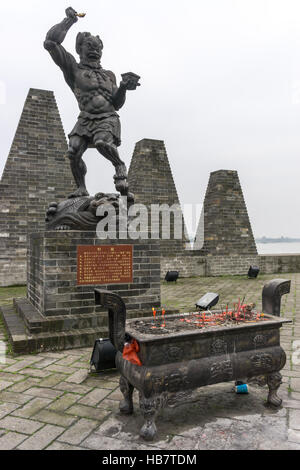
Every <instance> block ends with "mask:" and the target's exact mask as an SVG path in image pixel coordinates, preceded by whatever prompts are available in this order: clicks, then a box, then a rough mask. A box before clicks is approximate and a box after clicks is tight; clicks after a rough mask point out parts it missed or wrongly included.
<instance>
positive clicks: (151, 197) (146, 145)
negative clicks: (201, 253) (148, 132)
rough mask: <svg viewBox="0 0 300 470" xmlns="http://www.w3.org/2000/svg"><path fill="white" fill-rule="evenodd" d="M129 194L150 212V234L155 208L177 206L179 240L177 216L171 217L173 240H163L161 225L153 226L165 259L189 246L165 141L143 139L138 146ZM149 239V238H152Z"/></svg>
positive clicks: (133, 160) (134, 154) (133, 163)
mask: <svg viewBox="0 0 300 470" xmlns="http://www.w3.org/2000/svg"><path fill="white" fill-rule="evenodd" d="M128 183H129V188H130V191H131V192H133V193H134V196H135V203H137V204H144V205H145V206H147V208H148V214H149V217H148V227H149V231H150V227H151V217H150V208H151V205H152V204H159V205H162V204H167V205H168V206H169V207H171V206H172V205H174V204H176V205H178V209H179V210H178V215H179V217H180V218H181V231H180V232H181V233H180V239H176V238H175V237H174V233H175V231H174V216H173V214H171V216H170V238H169V239H163V238H162V223H161V220H160V221H159V223H158V224H154V226H155V228H156V230H157V233H159V237H160V248H161V254H162V255H171V254H173V253H178V252H182V251H183V250H185V248H186V245H187V244H189V243H188V240H187V239H186V237H185V228H184V227H185V226H184V218H183V213H182V212H181V208H180V202H179V198H178V194H177V190H176V186H175V183H174V179H173V175H172V171H171V167H170V163H169V160H168V156H167V152H166V148H165V144H164V142H163V141H162V140H154V139H142V140H141V141H139V142H137V143H136V145H135V149H134V152H133V156H132V160H131V163H130V168H129V171H128ZM149 237H150V235H149Z"/></svg>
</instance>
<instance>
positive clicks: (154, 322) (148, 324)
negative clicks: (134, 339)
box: [131, 301, 268, 335]
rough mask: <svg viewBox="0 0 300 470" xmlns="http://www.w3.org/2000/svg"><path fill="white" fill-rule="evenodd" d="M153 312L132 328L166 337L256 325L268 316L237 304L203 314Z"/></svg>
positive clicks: (251, 307) (249, 306)
mask: <svg viewBox="0 0 300 470" xmlns="http://www.w3.org/2000/svg"><path fill="white" fill-rule="evenodd" d="M152 311H153V318H152V319H149V318H146V319H143V320H142V319H139V320H136V321H135V322H134V323H132V324H131V325H132V327H133V328H134V329H135V330H136V331H139V332H140V333H147V334H153V335H166V334H168V333H176V332H178V331H180V332H183V331H187V330H196V329H197V330H199V329H200V330H207V329H209V328H218V327H223V328H224V327H229V328H232V327H234V326H238V325H241V324H245V323H258V322H263V321H266V320H268V316H267V315H265V314H264V313H259V312H258V311H257V310H255V304H253V303H252V304H241V303H240V301H239V302H238V304H235V305H234V308H233V309H231V310H229V308H228V306H227V307H226V309H224V310H221V311H210V310H206V311H203V312H199V311H198V312H189V313H183V314H179V315H170V316H167V317H166V316H165V311H164V310H162V311H161V312H158V311H157V310H155V309H152Z"/></svg>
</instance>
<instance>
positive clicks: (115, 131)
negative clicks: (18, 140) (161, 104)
mask: <svg viewBox="0 0 300 470" xmlns="http://www.w3.org/2000/svg"><path fill="white" fill-rule="evenodd" d="M78 16H84V15H82V14H79V13H77V12H76V11H75V10H74V9H73V8H71V7H70V8H67V9H66V18H64V19H63V21H62V22H61V23H59V24H57V25H55V26H53V27H52V28H51V29H50V31H49V32H48V34H47V36H46V40H45V42H44V47H45V49H47V50H48V51H49V53H50V55H51V57H52V59H53V60H54V62H55V63H56V64H57V65H58V66H59V67H60V68H61V70H62V72H63V74H64V78H65V81H66V82H67V84H68V85H69V87H70V88H71V90H72V91H73V93H74V95H75V96H76V99H77V101H78V105H79V108H80V114H79V117H78V120H77V123H76V124H75V127H74V128H73V130H72V131H71V133H70V134H69V149H68V157H69V159H70V164H71V170H72V173H73V176H74V179H75V182H76V185H77V187H78V189H77V190H76V191H75V192H74V193H73V194H71V195H70V196H69V197H77V196H88V192H87V189H86V186H85V174H86V171H87V169H86V165H85V163H84V161H83V160H82V155H83V153H84V152H85V150H86V149H87V147H95V148H96V149H97V150H98V151H99V152H100V153H101V154H102V155H103V156H104V157H105V158H107V159H108V160H110V161H111V162H112V164H113V165H114V167H115V171H116V173H115V175H114V182H115V187H116V190H117V191H119V192H120V193H121V195H124V196H126V195H128V183H127V170H126V166H125V164H124V162H123V161H122V160H121V159H120V157H119V152H118V149H117V147H118V146H119V145H120V143H121V140H120V121H119V116H118V114H117V113H116V111H117V110H118V109H120V108H121V107H122V106H123V105H124V103H125V99H126V91H127V90H134V89H136V87H137V86H138V85H139V83H138V79H139V78H140V77H139V76H138V75H135V74H133V73H126V74H123V75H122V81H121V83H120V86H119V87H118V86H117V84H116V77H115V75H114V74H113V72H111V71H110V70H104V69H103V68H102V67H101V65H100V59H101V56H102V49H103V43H102V41H101V39H100V38H99V36H92V35H91V34H90V33H78V35H77V38H76V52H77V53H78V54H79V57H80V62H79V64H78V63H77V62H76V60H75V58H74V57H73V56H72V54H70V53H69V52H67V51H66V50H65V48H64V47H63V46H62V45H61V43H62V42H63V40H64V39H65V36H66V34H67V32H68V30H69V29H70V27H71V26H72V25H73V24H74V23H76V22H77V21H78Z"/></svg>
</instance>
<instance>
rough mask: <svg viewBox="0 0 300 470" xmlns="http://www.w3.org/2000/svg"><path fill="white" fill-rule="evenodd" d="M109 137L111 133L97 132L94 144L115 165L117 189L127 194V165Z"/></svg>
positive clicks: (124, 194)
mask: <svg viewBox="0 0 300 470" xmlns="http://www.w3.org/2000/svg"><path fill="white" fill-rule="evenodd" d="M109 137H110V134H107V133H102V132H101V133H100V132H99V133H97V134H96V135H95V137H94V145H95V147H96V149H97V150H98V152H99V153H101V155H103V156H104V157H105V158H107V160H109V161H110V162H111V163H112V164H113V165H114V167H115V170H116V174H115V175H114V182H115V187H116V190H117V191H119V192H120V193H121V195H122V196H127V194H128V183H127V169H126V165H125V163H124V162H123V161H122V160H121V159H120V156H119V152H118V149H117V147H116V146H115V145H114V144H113V143H112V139H110V138H109Z"/></svg>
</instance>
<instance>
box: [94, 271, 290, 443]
mask: <svg viewBox="0 0 300 470" xmlns="http://www.w3.org/2000/svg"><path fill="white" fill-rule="evenodd" d="M289 291H290V281H286V280H285V279H275V280H273V281H270V282H268V283H267V284H266V285H265V286H264V288H263V292H262V301H263V312H264V315H263V318H261V321H253V322H240V323H238V322H235V323H234V324H232V325H229V326H228V325H226V326H222V325H218V326H212V327H210V328H195V329H193V328H190V326H189V327H187V326H185V325H184V324H183V326H182V328H180V329H179V330H178V331H175V332H169V333H167V334H165V333H163V334H162V333H161V332H160V333H159V332H158V331H159V330H158V331H157V333H156V332H153V331H151V332H149V331H148V332H141V328H140V325H141V320H142V321H144V322H145V323H146V324H147V322H148V323H149V322H151V321H152V318H151V317H149V318H143V319H141V318H134V319H130V320H129V321H128V322H127V324H126V328H125V322H126V308H125V304H124V302H123V300H122V299H121V297H120V296H118V295H117V294H115V293H111V292H108V291H102V290H99V289H95V298H96V304H98V305H102V306H106V307H108V312H109V334H110V339H111V341H112V343H113V344H114V346H115V348H116V349H117V354H116V367H117V369H118V370H119V371H120V373H121V377H120V389H121V392H122V393H123V395H124V400H122V401H121V403H120V411H121V412H122V413H126V414H131V413H132V412H133V403H132V393H133V390H134V387H135V388H137V389H138V390H139V395H140V408H141V410H142V413H143V415H144V420H145V422H144V425H143V426H142V428H141V430H140V435H141V436H142V437H143V438H145V439H147V440H152V439H153V438H154V436H155V434H156V425H155V417H156V414H157V412H158V411H159V409H160V408H162V407H164V406H166V405H168V403H169V402H170V403H172V402H173V403H174V400H175V401H176V400H178V399H180V397H181V396H184V393H185V392H186V391H188V390H192V389H195V388H198V387H202V386H205V385H211V384H216V383H219V382H228V381H235V380H245V381H247V380H248V379H251V378H257V380H258V383H259V384H260V385H265V384H267V385H268V387H269V394H268V403H270V404H271V405H274V406H280V405H281V399H280V398H279V397H278V396H277V391H278V388H279V386H280V384H281V374H280V372H279V371H280V370H281V369H282V368H283V367H284V365H285V362H286V355H285V352H284V350H283V349H282V347H281V346H280V333H279V329H280V327H281V326H282V324H283V323H286V322H289V321H290V320H286V319H282V318H280V299H281V296H282V295H283V294H285V293H288V292H289ZM186 315H187V318H189V317H188V315H189V314H186ZM180 318H184V316H182V315H180V314H177V315H168V316H167V318H166V320H167V321H173V322H174V321H175V322H177V320H178V319H180ZM177 323H178V322H177ZM154 331H155V330H154ZM125 334H126V338H127V340H130V339H134V340H136V342H137V343H138V345H139V348H140V350H139V353H138V356H139V359H140V361H141V363H142V366H138V365H135V364H133V363H132V362H130V361H128V360H126V359H124V358H123V354H122V352H123V348H124V343H125Z"/></svg>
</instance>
